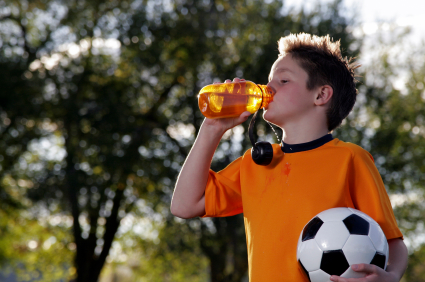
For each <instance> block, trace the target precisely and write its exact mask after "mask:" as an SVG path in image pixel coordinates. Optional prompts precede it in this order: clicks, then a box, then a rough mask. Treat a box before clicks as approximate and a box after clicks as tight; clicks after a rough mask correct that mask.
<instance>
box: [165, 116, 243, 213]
mask: <svg viewBox="0 0 425 282" xmlns="http://www.w3.org/2000/svg"><path fill="white" fill-rule="evenodd" d="M250 114H251V113H250V112H244V113H242V114H241V115H240V116H239V117H237V118H224V119H205V120H204V122H203V124H202V126H201V129H200V131H199V134H198V137H197V138H196V140H195V143H194V145H193V147H192V149H191V150H190V153H189V155H188V157H187V158H186V161H185V163H184V164H183V167H182V170H181V171H180V174H179V176H178V178H177V182H176V187H175V189H174V194H173V198H172V200H171V213H172V214H173V215H175V216H178V217H181V218H192V217H196V216H201V215H204V214H205V198H204V193H205V187H206V185H207V180H208V173H209V169H210V165H211V160H212V158H213V155H214V152H215V150H216V148H217V146H218V144H219V142H220V139H221V137H222V136H223V134H224V133H225V132H226V131H227V130H228V129H230V128H232V127H235V126H236V125H239V124H241V123H242V122H244V121H246V119H247V118H248V117H249V115H250Z"/></svg>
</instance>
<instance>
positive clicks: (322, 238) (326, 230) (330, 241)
mask: <svg viewBox="0 0 425 282" xmlns="http://www.w3.org/2000/svg"><path fill="white" fill-rule="evenodd" d="M349 236H350V233H349V232H348V229H347V227H345V225H344V223H343V222H342V221H329V222H325V223H323V225H322V226H321V227H320V229H319V231H318V232H317V234H316V237H315V238H314V240H316V242H317V245H318V246H319V247H320V248H321V249H322V250H323V251H327V250H338V249H342V247H343V246H344V244H345V242H347V239H348V237H349Z"/></svg>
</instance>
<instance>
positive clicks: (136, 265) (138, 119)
mask: <svg viewBox="0 0 425 282" xmlns="http://www.w3.org/2000/svg"><path fill="white" fill-rule="evenodd" d="M0 6H1V7H2V9H0V20H1V22H0V30H1V32H0V38H1V44H2V49H1V50H0V64H1V68H0V74H1V75H0V85H2V91H1V92H0V134H1V136H2V138H1V141H0V165H1V169H0V184H1V185H0V199H1V201H0V211H1V212H2V213H4V214H6V216H4V217H1V218H2V221H1V225H2V227H4V229H1V230H2V231H1V232H2V234H1V235H2V238H1V239H0V258H1V259H3V260H2V262H3V265H7V266H8V267H13V266H15V268H14V269H13V271H17V269H18V264H13V263H5V262H7V261H19V262H21V264H20V265H19V267H21V269H22V273H24V272H26V273H28V272H29V271H33V272H34V273H42V274H39V275H40V277H41V275H42V277H43V279H51V281H54V280H55V279H57V278H59V277H60V276H61V275H63V276H62V277H65V278H70V277H73V278H76V279H77V280H76V281H96V280H97V279H98V276H99V274H100V272H101V269H102V267H103V266H104V264H105V262H107V265H108V269H106V271H105V273H104V275H105V276H108V275H112V277H113V275H114V271H115V270H117V269H119V268H120V267H124V266H127V267H129V268H130V270H131V273H132V274H133V275H134V277H138V278H140V279H145V280H147V281H183V279H184V280H185V281H187V280H189V281H205V280H207V279H208V278H207V277H209V279H211V281H243V279H246V273H247V259H246V243H245V235H244V227H243V218H242V215H238V216H235V217H230V218H217V219H199V218H197V219H191V220H186V221H179V220H176V219H175V218H174V217H173V216H171V215H170V213H169V204H170V200H171V195H172V187H173V186H174V181H175V179H176V177H177V174H178V172H179V170H180V168H181V165H182V163H183V161H184V159H185V157H186V155H187V152H188V151H189V150H190V147H191V145H192V143H193V140H194V138H195V136H196V133H197V132H198V130H199V126H200V124H201V123H202V120H203V117H202V115H201V114H200V111H199V110H198V105H197V97H196V95H197V93H198V91H199V89H200V88H201V87H202V86H204V85H206V84H209V83H212V82H214V81H223V80H224V79H226V78H233V77H235V76H238V77H244V78H246V79H248V80H252V81H255V82H257V83H266V82H267V77H268V74H269V70H270V67H271V65H272V64H273V62H274V60H275V59H276V58H277V54H278V52H277V44H276V42H277V40H278V39H279V38H280V37H281V36H284V35H287V34H289V33H291V32H292V33H297V32H308V33H314V34H318V35H325V34H330V35H331V36H332V37H333V38H335V39H341V45H342V46H343V51H344V52H343V53H344V56H345V55H346V56H348V57H353V56H358V55H359V49H360V46H361V45H362V41H361V40H358V39H355V38H354V36H353V35H352V32H351V26H353V24H354V21H353V20H352V19H350V18H347V17H345V16H343V15H342V9H343V5H342V1H335V2H333V3H331V4H330V5H318V6H317V7H316V8H315V9H313V10H312V11H311V12H305V11H303V10H302V11H300V12H295V11H293V10H288V9H286V6H285V5H284V2H281V1H252V0H229V1H220V0H216V1H209V0H203V1H183V0H178V1H153V0H150V1H148V0H141V1H96V0H90V1H61V0H51V1H28V2H26V1H3V2H0ZM282 11H284V12H282ZM422 55H423V54H418V55H417V56H416V57H420V56H422ZM390 57H391V56H390V54H389V53H388V52H386V53H385V52H384V53H383V54H379V56H377V58H378V59H377V62H376V64H374V65H373V66H374V68H370V69H367V70H365V71H364V73H363V78H364V79H361V80H362V83H361V84H362V85H361V87H360V94H359V106H358V107H356V108H355V110H354V112H353V114H352V115H350V117H349V118H348V119H347V121H346V123H345V125H344V126H342V127H341V128H340V129H337V130H336V132H335V136H337V137H340V138H341V139H343V140H346V141H353V142H355V143H357V144H360V145H362V146H364V147H365V148H366V149H368V150H370V151H371V152H372V154H373V155H374V157H375V160H376V162H377V166H378V168H379V170H380V172H381V174H382V175H383V177H384V181H385V182H386V183H387V185H388V189H389V191H391V192H392V193H396V192H397V193H408V192H409V191H414V192H417V191H422V190H423V186H422V184H421V183H423V175H424V174H423V170H424V167H423V161H422V160H423V159H424V158H423V154H424V151H423V149H422V148H424V146H423V144H422V143H423V138H422V137H423V132H422V131H423V124H422V123H423V115H424V114H423V113H422V108H421V107H420V106H418V105H420V104H421V103H423V101H422V100H421V99H423V92H421V91H422V89H423V82H424V81H423V79H424V73H425V70H424V67H423V66H422V65H421V66H419V67H417V65H415V67H413V65H412V66H411V67H409V66H410V65H408V64H407V65H406V67H405V68H406V70H408V71H410V72H409V74H410V77H411V81H409V83H408V85H407V90H406V91H407V93H408V95H405V94H403V95H401V94H400V91H399V90H396V89H394V88H393V87H392V84H391V79H392V78H393V77H395V76H397V72H396V69H397V68H398V66H395V65H392V64H391V62H390V60H389V58H390ZM421 81H422V89H420V83H421ZM365 117H366V118H365ZM407 123H408V124H407ZM246 126H247V125H246V124H244V125H243V126H239V127H237V128H235V129H233V130H231V131H229V133H228V134H226V135H225V136H224V139H223V141H222V142H221V144H220V146H219V149H218V150H217V153H216V155H215V157H214V160H213V163H212V168H213V169H214V170H219V169H222V168H224V167H225V166H226V165H227V164H228V163H229V162H230V161H232V160H233V159H235V158H236V157H238V156H239V155H241V154H242V153H243V152H244V151H245V150H247V149H248V148H249V147H250V144H249V142H248V139H247V138H245V137H244V127H245V128H246ZM415 128H417V129H415ZM418 130H419V131H418ZM269 131H270V130H268V129H267V127H266V124H265V123H264V122H258V125H257V126H256V134H257V135H258V137H259V138H260V139H266V140H269V141H274V140H275V137H274V134H273V132H270V133H267V134H266V132H269ZM415 132H418V133H415ZM409 183H410V184H409ZM421 189H422V190H421ZM418 195H423V194H418ZM420 203H421V202H419V201H418V202H404V205H400V206H397V209H396V215H397V218H398V220H399V222H400V225H401V226H402V228H403V231H404V232H406V234H410V233H409V232H411V233H412V234H413V233H415V232H417V231H418V229H417V226H419V225H420V223H421V222H423V221H422V219H421V218H423V210H424V209H423V207H422V206H421V204H420ZM19 208H21V209H19ZM24 210H25V211H24ZM409 224H410V225H409ZM146 226H148V227H146ZM71 236H73V239H72V238H71ZM52 237H54V238H55V239H51V238H52ZM12 238H18V240H16V242H18V243H16V244H10V243H9V242H11V241H10V240H11V239H12ZM49 240H50V241H49ZM53 240H56V241H55V243H52V244H50V243H51V242H53ZM114 240H115V241H114ZM30 241H31V242H36V244H37V246H38V247H36V248H34V249H29V247H28V246H29V245H28V244H29V242H30ZM45 242H50V243H45ZM48 244H50V247H49V248H47V245H48ZM31 246H35V245H34V243H31ZM42 246H46V248H43V247H42ZM412 252H413V253H412V258H420V257H421V255H422V252H423V248H419V247H418V248H416V249H415V250H414V251H412ZM108 254H109V257H108V258H107V256H108ZM71 256H73V258H72V259H70V257H71ZM124 258H126V259H124ZM417 261H419V259H412V260H411V263H412V269H418V268H415V267H416V266H415V264H414V263H416V262H417ZM71 265H72V266H71ZM117 271H118V270H117ZM418 273H419V274H418ZM409 275H411V276H408V277H419V276H420V275H422V274H421V273H420V272H418V270H414V271H412V274H409ZM413 275H417V276H413ZM418 275H419V276H418ZM48 277H51V278H48ZM412 279H413V278H412ZM415 279H416V278H415ZM43 281H48V280H43ZM142 281H143V280H142Z"/></svg>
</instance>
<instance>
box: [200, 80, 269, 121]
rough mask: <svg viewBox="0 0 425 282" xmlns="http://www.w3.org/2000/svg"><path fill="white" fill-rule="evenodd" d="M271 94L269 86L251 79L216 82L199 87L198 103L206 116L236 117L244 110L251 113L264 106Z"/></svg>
mask: <svg viewBox="0 0 425 282" xmlns="http://www.w3.org/2000/svg"><path fill="white" fill-rule="evenodd" d="M273 95H274V91H273V90H272V89H271V88H270V87H268V86H267V85H260V84H255V83H254V82H252V81H240V82H229V83H217V84H210V85H207V86H205V87H204V88H202V89H201V91H200V92H199V96H198V105H199V109H200V110H201V112H202V114H203V115H204V116H205V117H207V118H227V117H238V116H240V114H242V113H243V112H245V111H249V112H250V113H251V114H252V113H255V112H256V111H257V110H259V109H262V108H264V107H266V106H267V105H268V104H269V103H270V102H271V101H272V100H273Z"/></svg>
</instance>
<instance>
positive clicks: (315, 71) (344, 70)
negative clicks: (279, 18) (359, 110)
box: [278, 33, 360, 131]
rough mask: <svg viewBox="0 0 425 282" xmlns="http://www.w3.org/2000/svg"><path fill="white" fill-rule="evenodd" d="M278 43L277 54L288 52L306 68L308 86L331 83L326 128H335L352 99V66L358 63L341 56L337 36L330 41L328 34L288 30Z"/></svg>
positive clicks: (353, 85)
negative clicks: (331, 90)
mask: <svg viewBox="0 0 425 282" xmlns="http://www.w3.org/2000/svg"><path fill="white" fill-rule="evenodd" d="M278 44H279V53H280V54H279V56H285V55H287V54H290V55H291V56H292V58H293V59H295V60H296V61H297V62H298V63H299V64H300V66H301V67H302V68H303V69H304V70H305V71H306V72H307V74H308V81H307V88H308V89H309V90H312V89H314V88H316V87H319V86H322V85H330V86H331V87H332V89H333V96H332V99H331V101H330V105H329V108H328V110H327V112H326V117H327V122H328V130H329V131H332V130H334V129H335V128H337V127H338V126H339V125H340V124H341V123H342V121H343V120H344V119H345V118H346V117H347V116H348V114H349V113H350V112H351V110H352V109H353V106H354V103H355V102H356V97H357V89H356V82H357V81H356V79H355V74H354V70H355V69H356V68H358V67H360V65H359V64H356V63H355V62H353V58H347V57H345V58H343V57H342V55H341V47H340V45H341V44H340V40H338V41H336V42H333V40H332V39H331V38H330V36H329V35H326V36H316V35H311V34H307V33H299V34H290V35H288V36H286V37H282V38H280V40H279V41H278Z"/></svg>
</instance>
